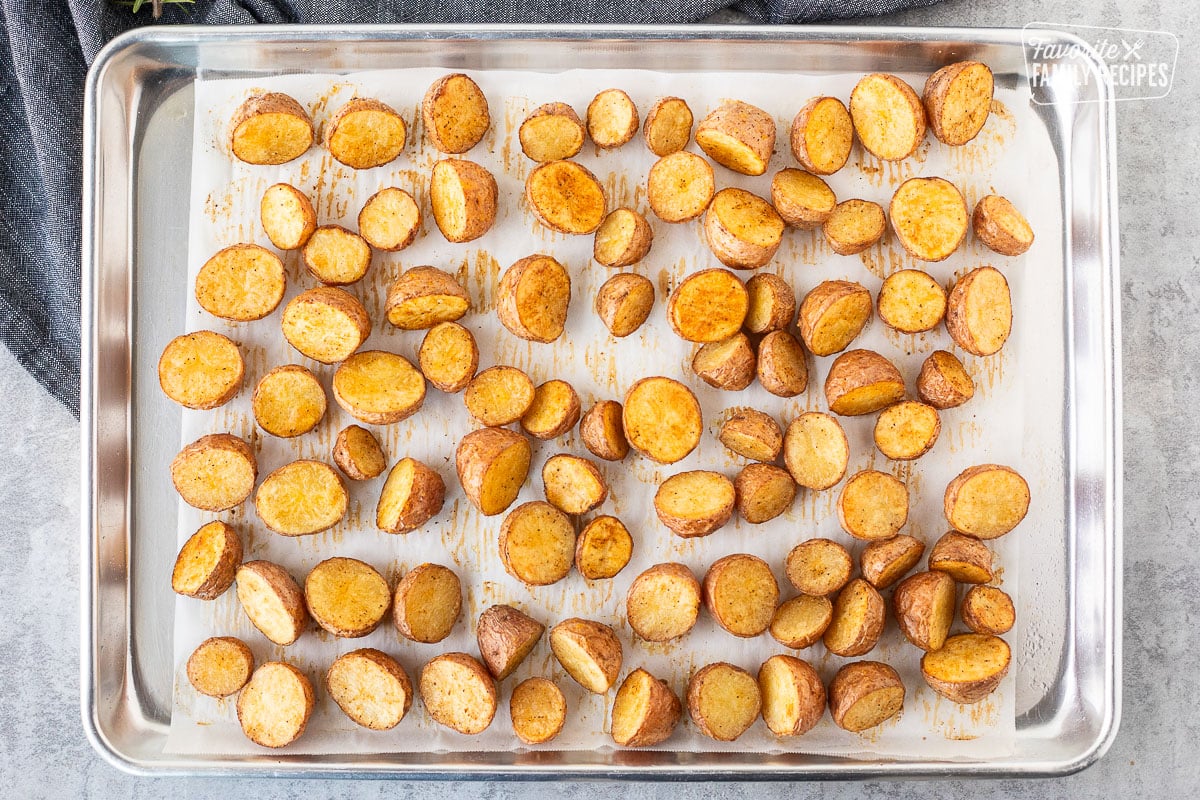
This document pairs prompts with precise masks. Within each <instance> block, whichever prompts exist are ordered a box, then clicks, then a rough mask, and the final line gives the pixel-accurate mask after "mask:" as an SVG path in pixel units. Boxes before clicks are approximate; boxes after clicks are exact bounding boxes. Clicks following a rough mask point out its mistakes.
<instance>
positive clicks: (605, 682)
mask: <svg viewBox="0 0 1200 800" xmlns="http://www.w3.org/2000/svg"><path fill="white" fill-rule="evenodd" d="M550 649H551V650H552V651H553V652H554V657H555V658H556V659H558V663H559V664H561V665H562V668H563V669H565V670H566V671H567V674H568V675H570V676H571V677H572V678H574V679H575V681H576V682H577V683H578V684H579V685H580V686H582V687H583V688H584V689H587V690H588V691H589V692H593V693H595V694H604V693H605V692H607V691H608V690H609V689H611V688H612V686H613V684H614V683H616V682H617V676H618V675H619V674H620V673H621V640H620V639H618V638H617V634H616V633H615V632H614V631H613V629H612V628H610V627H608V626H607V625H605V624H603V623H601V622H594V621H592V620H587V619H579V618H578V617H573V618H571V619H566V620H563V621H562V622H560V623H558V624H557V625H555V626H554V627H553V628H551V629H550Z"/></svg>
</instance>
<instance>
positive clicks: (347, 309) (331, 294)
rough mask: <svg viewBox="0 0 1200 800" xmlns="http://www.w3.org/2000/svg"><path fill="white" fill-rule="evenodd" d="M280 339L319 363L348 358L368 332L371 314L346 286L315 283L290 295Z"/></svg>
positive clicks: (281, 322)
mask: <svg viewBox="0 0 1200 800" xmlns="http://www.w3.org/2000/svg"><path fill="white" fill-rule="evenodd" d="M280 325H281V327H282V329H283V338H285V339H287V341H288V344H290V345H291V346H292V347H294V348H296V351H297V352H299V353H300V354H301V355H304V356H308V357H309V358H311V359H312V360H313V361H320V362H321V363H322V364H336V363H337V362H339V361H345V360H346V359H348V358H349V357H350V356H351V355H352V354H353V353H354V352H355V351H357V350H358V348H360V347H362V345H363V344H364V343H365V342H366V341H367V337H369V336H370V335H371V317H370V315H369V314H367V309H365V308H364V307H363V304H362V303H360V302H359V300H358V298H357V297H355V296H354V295H352V294H350V293H349V292H347V291H346V290H345V289H338V288H336V287H334V286H318V287H317V288H315V289H308V290H306V291H303V292H301V293H300V294H298V295H296V296H295V297H293V298H292V299H291V300H289V301H288V304H287V305H286V306H285V307H284V309H283V319H282V320H281V321H280Z"/></svg>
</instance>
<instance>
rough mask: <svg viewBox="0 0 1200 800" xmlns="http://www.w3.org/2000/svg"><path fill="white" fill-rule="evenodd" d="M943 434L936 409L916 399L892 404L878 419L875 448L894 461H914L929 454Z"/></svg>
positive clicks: (876, 420)
mask: <svg viewBox="0 0 1200 800" xmlns="http://www.w3.org/2000/svg"><path fill="white" fill-rule="evenodd" d="M941 432H942V421H941V418H940V417H939V416H938V412H937V409H936V408H934V407H933V406H928V405H925V404H924V403H918V402H917V401H916V400H902V401H900V402H899V403H896V404H895V405H890V406H888V407H887V408H885V409H884V410H883V411H880V412H879V416H878V417H877V418H876V419H875V432H874V439H875V446H876V447H878V448H879V452H881V453H883V454H884V455H885V456H887V457H888V458H890V459H893V460H895V461H912V460H913V459H915V458H920V457H921V456H923V455H925V454H926V453H928V452H929V451H930V450H931V449H933V445H934V444H935V443H936V442H937V440H938V435H939V434H940V433H941Z"/></svg>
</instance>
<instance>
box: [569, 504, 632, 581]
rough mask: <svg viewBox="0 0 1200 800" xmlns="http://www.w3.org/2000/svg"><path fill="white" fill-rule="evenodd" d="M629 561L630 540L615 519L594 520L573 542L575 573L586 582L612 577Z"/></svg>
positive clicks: (626, 531) (623, 526)
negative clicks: (585, 579) (577, 572)
mask: <svg viewBox="0 0 1200 800" xmlns="http://www.w3.org/2000/svg"><path fill="white" fill-rule="evenodd" d="M632 557H633V537H632V536H630V535H629V530H628V529H627V528H626V527H625V525H624V523H622V522H621V520H619V519H617V518H616V517H610V516H602V517H596V518H595V519H593V520H591V521H589V522H588V524H587V525H585V526H583V530H582V531H580V532H579V537H578V538H577V539H576V540H575V569H577V570H579V574H580V575H582V576H583V577H585V578H587V579H588V580H589V581H595V580H603V579H606V578H613V577H616V575H617V574H618V573H619V572H620V571H621V570H623V569H625V566H626V565H627V564H628V563H629V559H630V558H632Z"/></svg>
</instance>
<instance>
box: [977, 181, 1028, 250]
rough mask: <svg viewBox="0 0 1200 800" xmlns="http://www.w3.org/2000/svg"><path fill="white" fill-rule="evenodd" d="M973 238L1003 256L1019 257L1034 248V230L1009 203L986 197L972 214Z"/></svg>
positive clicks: (1005, 200)
mask: <svg viewBox="0 0 1200 800" xmlns="http://www.w3.org/2000/svg"><path fill="white" fill-rule="evenodd" d="M971 225H972V227H973V228H974V230H975V238H976V239H978V240H979V241H981V242H983V243H984V244H985V245H987V246H988V247H989V248H991V249H992V250H994V251H995V252H997V253H999V254H1000V255H1003V256H1019V255H1021V254H1022V253H1024V252H1025V251H1026V250H1028V249H1029V248H1030V247H1031V246H1032V245H1033V228H1031V227H1030V226H1029V221H1028V220H1026V219H1025V217H1024V216H1023V215H1022V214H1021V212H1020V211H1017V207H1016V206H1014V205H1013V204H1012V203H1011V202H1009V200H1008V199H1007V198H1005V197H1001V196H1000V195H995V194H989V195H987V196H985V197H983V198H981V199H980V200H979V202H978V203H976V204H975V213H974V214H972V215H971Z"/></svg>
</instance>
